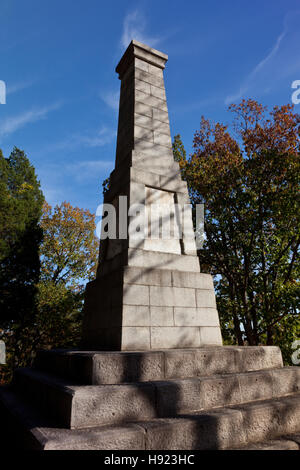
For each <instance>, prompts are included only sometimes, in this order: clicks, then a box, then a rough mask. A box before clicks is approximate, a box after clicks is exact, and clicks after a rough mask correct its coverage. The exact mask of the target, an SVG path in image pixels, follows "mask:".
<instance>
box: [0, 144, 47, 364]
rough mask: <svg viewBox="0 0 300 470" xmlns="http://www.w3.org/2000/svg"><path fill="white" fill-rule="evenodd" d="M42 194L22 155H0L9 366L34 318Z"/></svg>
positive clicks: (1, 307) (0, 330)
mask: <svg viewBox="0 0 300 470" xmlns="http://www.w3.org/2000/svg"><path fill="white" fill-rule="evenodd" d="M43 200H44V198H43V194H42V192H41V190H40V184H39V182H38V180H37V177H36V174H35V170H34V167H33V166H32V165H31V164H30V162H29V160H28V158H27V156H26V155H25V153H24V152H23V151H22V150H19V149H18V148H16V147H15V148H14V149H13V151H12V153H11V154H10V156H9V158H4V157H3V154H2V152H1V153H0V312H1V314H0V334H1V337H4V339H5V340H6V342H7V343H8V346H7V347H8V351H9V354H8V358H9V361H10V363H11V364H12V366H15V365H17V364H19V362H18V358H19V357H20V348H21V344H22V337H23V336H24V331H25V330H26V328H27V326H28V325H29V324H30V323H31V322H32V321H33V319H34V317H35V315H36V304H35V293H36V284H37V282H38V280H39V273H40V261H39V245H40V243H41V239H42V231H41V228H40V226H39V219H40V216H41V212H42V205H43Z"/></svg>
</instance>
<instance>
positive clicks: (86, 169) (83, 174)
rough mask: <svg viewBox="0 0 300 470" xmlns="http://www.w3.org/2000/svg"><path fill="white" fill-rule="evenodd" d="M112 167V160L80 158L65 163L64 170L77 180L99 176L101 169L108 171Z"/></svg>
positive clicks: (86, 179) (81, 180) (87, 179)
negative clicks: (78, 160) (77, 160)
mask: <svg viewBox="0 0 300 470" xmlns="http://www.w3.org/2000/svg"><path fill="white" fill-rule="evenodd" d="M113 167H114V162H113V161H112V160H82V161H80V162H75V163H71V164H68V165H66V172H67V173H68V174H71V175H72V176H73V177H74V178H75V179H76V180H77V181H79V182H83V181H89V180H91V179H93V178H99V176H100V174H101V172H102V171H103V170H105V171H109V170H112V169H113Z"/></svg>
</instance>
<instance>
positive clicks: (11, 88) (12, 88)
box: [6, 80, 36, 95]
mask: <svg viewBox="0 0 300 470" xmlns="http://www.w3.org/2000/svg"><path fill="white" fill-rule="evenodd" d="M34 83H36V80H24V81H22V82H17V83H13V84H12V85H10V84H9V83H8V84H7V87H6V94H7V95H12V94H13V93H17V92H18V91H21V90H25V89H26V88H29V87H31V86H32V85H34Z"/></svg>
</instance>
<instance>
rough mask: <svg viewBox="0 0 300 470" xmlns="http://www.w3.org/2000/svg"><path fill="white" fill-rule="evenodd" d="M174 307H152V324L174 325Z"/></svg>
mask: <svg viewBox="0 0 300 470" xmlns="http://www.w3.org/2000/svg"><path fill="white" fill-rule="evenodd" d="M173 310H174V309H173V307H153V306H152V307H150V315H151V326H173V325H174V313H173Z"/></svg>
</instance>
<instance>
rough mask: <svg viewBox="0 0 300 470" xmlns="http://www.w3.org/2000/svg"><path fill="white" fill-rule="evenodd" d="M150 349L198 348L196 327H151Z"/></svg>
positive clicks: (198, 339) (198, 340)
mask: <svg viewBox="0 0 300 470" xmlns="http://www.w3.org/2000/svg"><path fill="white" fill-rule="evenodd" d="M150 330H151V349H160V348H162V349H171V348H189V347H193V348H195V347H199V346H200V337H199V328H198V327H177V326H169V327H168V326H164V327H156V326H152V327H151V329H150Z"/></svg>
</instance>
